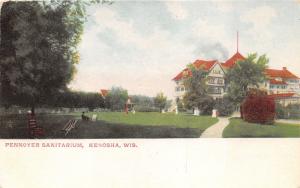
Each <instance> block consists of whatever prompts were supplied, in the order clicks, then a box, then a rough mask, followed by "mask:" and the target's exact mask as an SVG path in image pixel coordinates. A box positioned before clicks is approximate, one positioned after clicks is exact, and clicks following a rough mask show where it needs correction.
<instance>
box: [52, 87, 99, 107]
mask: <svg viewBox="0 0 300 188" xmlns="http://www.w3.org/2000/svg"><path fill="white" fill-rule="evenodd" d="M48 106H54V107H66V108H89V109H90V110H93V109H95V108H103V107H104V99H103V98H102V96H101V95H99V93H93V92H74V91H66V92H62V93H58V94H56V96H55V97H54V99H53V101H52V103H51V104H48Z"/></svg>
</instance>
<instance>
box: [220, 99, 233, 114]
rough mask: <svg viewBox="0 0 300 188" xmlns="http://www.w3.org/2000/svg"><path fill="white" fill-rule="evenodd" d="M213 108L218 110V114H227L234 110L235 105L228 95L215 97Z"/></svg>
mask: <svg viewBox="0 0 300 188" xmlns="http://www.w3.org/2000/svg"><path fill="white" fill-rule="evenodd" d="M215 109H217V110H218V112H219V115H220V116H229V115H231V114H232V113H233V112H234V109H235V105H234V104H233V103H232V102H231V101H230V99H229V98H228V97H224V98H223V99H217V100H216V105H215Z"/></svg>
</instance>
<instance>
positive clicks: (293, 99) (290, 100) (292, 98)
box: [269, 93, 300, 106]
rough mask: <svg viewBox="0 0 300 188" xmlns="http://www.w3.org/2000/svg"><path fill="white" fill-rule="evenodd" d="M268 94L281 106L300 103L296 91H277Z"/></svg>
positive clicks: (299, 96) (299, 97)
mask: <svg viewBox="0 0 300 188" xmlns="http://www.w3.org/2000/svg"><path fill="white" fill-rule="evenodd" d="M269 96H270V97H272V98H274V100H275V101H276V102H278V103H280V104H281V105H283V106H287V105H289V104H300V95H299V94H297V93H279V94H271V95H269Z"/></svg>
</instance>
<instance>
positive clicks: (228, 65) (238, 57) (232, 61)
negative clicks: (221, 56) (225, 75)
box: [222, 52, 246, 68]
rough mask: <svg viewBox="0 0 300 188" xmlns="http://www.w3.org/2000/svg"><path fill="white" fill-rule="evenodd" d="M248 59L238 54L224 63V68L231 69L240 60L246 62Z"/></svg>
mask: <svg viewBox="0 0 300 188" xmlns="http://www.w3.org/2000/svg"><path fill="white" fill-rule="evenodd" d="M245 59H246V58H245V57H244V56H243V55H242V54H240V53H239V52H236V53H235V54H234V55H233V56H232V57H231V58H229V59H228V60H227V61H226V62H225V63H222V66H224V67H225V68H231V67H233V65H235V63H236V62H237V61H238V60H245Z"/></svg>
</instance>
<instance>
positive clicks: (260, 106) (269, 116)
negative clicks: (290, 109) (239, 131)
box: [242, 91, 275, 124]
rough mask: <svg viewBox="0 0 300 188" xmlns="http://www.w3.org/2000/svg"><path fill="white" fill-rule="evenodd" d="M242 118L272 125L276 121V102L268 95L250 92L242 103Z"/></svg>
mask: <svg viewBox="0 0 300 188" xmlns="http://www.w3.org/2000/svg"><path fill="white" fill-rule="evenodd" d="M242 114H243V115H242V117H243V119H244V120H245V121H247V122H251V123H260V124H272V123H274V119H275V101H274V98H271V97H268V96H267V94H266V93H261V92H256V91H255V92H250V93H248V94H247V97H246V99H245V100H244V101H243V103H242Z"/></svg>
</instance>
